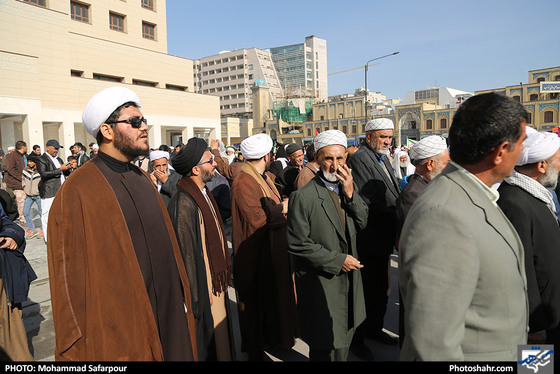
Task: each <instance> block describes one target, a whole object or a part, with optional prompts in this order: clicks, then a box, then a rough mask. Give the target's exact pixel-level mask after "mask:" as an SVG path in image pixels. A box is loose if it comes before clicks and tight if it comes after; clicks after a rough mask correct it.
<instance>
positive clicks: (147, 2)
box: [142, 0, 154, 10]
mask: <svg viewBox="0 0 560 374" xmlns="http://www.w3.org/2000/svg"><path fill="white" fill-rule="evenodd" d="M142 8H146V9H149V10H154V0H142Z"/></svg>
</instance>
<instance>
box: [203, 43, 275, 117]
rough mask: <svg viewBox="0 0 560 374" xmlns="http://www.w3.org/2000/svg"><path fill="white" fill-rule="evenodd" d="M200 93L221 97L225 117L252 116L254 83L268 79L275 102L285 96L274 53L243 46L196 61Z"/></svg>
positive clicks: (222, 111)
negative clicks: (277, 72)
mask: <svg viewBox="0 0 560 374" xmlns="http://www.w3.org/2000/svg"><path fill="white" fill-rule="evenodd" d="M195 65H196V66H195V73H194V79H195V81H196V82H195V87H196V90H197V92H201V93H204V94H209V95H215V96H217V97H219V98H220V109H221V114H222V116H223V117H228V116H241V117H247V118H250V117H252V112H253V106H252V100H251V86H252V84H253V83H254V82H255V81H257V80H264V81H266V83H267V85H268V87H269V88H270V98H269V100H270V101H271V102H273V101H275V100H278V99H280V98H282V97H283V91H282V87H281V85H280V82H279V79H278V76H277V74H276V69H275V67H274V63H273V61H272V57H271V56H270V53H269V52H267V51H264V50H261V49H257V48H251V49H240V50H235V51H227V52H222V53H219V54H217V55H213V56H208V57H204V58H201V59H200V60H197V61H196V62H195Z"/></svg>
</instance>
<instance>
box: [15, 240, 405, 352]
mask: <svg viewBox="0 0 560 374" xmlns="http://www.w3.org/2000/svg"><path fill="white" fill-rule="evenodd" d="M25 256H26V258H27V260H28V261H29V263H30V264H31V266H32V267H33V269H34V270H35V273H36V274H37V279H36V280H35V281H34V282H33V283H32V284H31V289H30V292H29V300H28V301H27V302H25V303H24V304H23V319H24V324H25V328H26V330H27V338H28V341H29V346H30V350H31V354H32V355H33V357H34V358H35V360H36V361H53V360H54V346H55V334H54V325H53V320H52V308H51V298H50V288H49V274H48V265H47V246H46V244H45V242H44V240H43V238H42V237H37V238H33V239H29V240H28V241H27V247H26V251H25ZM396 261H397V259H396V256H394V257H393V258H392V287H393V288H392V292H391V297H390V300H389V307H388V310H387V317H386V318H385V328H386V331H387V332H388V333H389V334H391V335H394V336H396V335H397V334H398V292H397V262H396ZM229 294H230V301H231V303H232V308H231V310H232V311H234V313H235V312H236V311H237V308H236V306H235V302H236V297H235V290H234V289H233V288H231V289H230V293H229ZM233 321H234V329H235V331H234V333H235V337H236V347H237V348H238V352H237V361H246V356H245V354H244V353H242V352H240V351H239V347H240V346H241V342H240V337H239V336H240V335H239V326H238V325H237V324H235V322H237V315H236V314H235V315H234V316H233ZM366 344H368V345H369V347H370V348H371V349H372V351H373V353H374V356H375V359H374V360H375V361H398V358H399V348H398V346H387V345H383V344H380V343H377V342H374V341H372V340H367V339H366ZM267 354H268V356H269V358H270V360H271V361H307V360H308V354H309V349H308V347H307V345H306V344H305V343H304V342H303V341H301V340H299V339H298V340H297V341H296V344H295V346H294V347H293V348H292V350H289V351H270V352H267ZM349 361H360V360H359V359H358V358H356V357H355V356H353V355H352V353H350V356H349Z"/></svg>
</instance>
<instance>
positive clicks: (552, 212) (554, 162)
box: [498, 129, 560, 346]
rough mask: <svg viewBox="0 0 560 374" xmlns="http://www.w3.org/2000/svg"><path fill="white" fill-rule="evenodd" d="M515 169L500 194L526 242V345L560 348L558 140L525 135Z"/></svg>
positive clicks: (548, 135) (547, 135)
mask: <svg viewBox="0 0 560 374" xmlns="http://www.w3.org/2000/svg"><path fill="white" fill-rule="evenodd" d="M523 145H524V147H525V148H524V150H523V151H522V152H521V155H520V157H519V160H518V162H517V166H516V167H515V170H514V172H513V175H512V176H511V177H507V178H506V179H505V180H504V181H503V182H502V184H501V185H500V187H499V189H498V191H499V192H500V198H499V200H498V205H499V206H500V208H501V209H502V211H503V212H504V213H505V215H506V216H507V217H508V219H509V220H510V221H511V223H512V224H513V226H514V227H515V229H516V231H517V232H518V234H519V237H520V238H521V241H522V242H523V248H524V250H525V252H524V253H525V273H526V276H527V287H528V296H529V338H528V343H527V344H555V345H556V346H559V345H560V327H559V326H560V273H559V272H558V270H557V266H558V264H559V263H560V252H559V251H558V248H560V227H559V226H558V219H557V214H556V207H555V205H554V203H553V195H552V194H553V193H554V192H553V190H554V188H555V187H556V183H557V181H558V173H559V172H560V138H559V137H558V135H556V134H554V133H549V132H536V131H534V130H532V129H531V130H528V131H527V139H525V141H524V142H523Z"/></svg>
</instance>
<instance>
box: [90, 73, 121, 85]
mask: <svg viewBox="0 0 560 374" xmlns="http://www.w3.org/2000/svg"><path fill="white" fill-rule="evenodd" d="M93 79H99V80H102V81H109V82H121V83H122V82H123V81H124V78H123V77H115V76H112V75H104V74H96V73H94V74H93Z"/></svg>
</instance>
